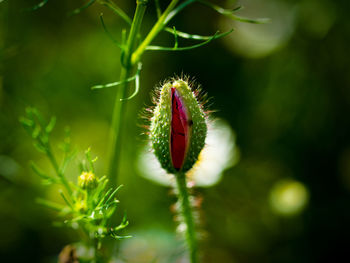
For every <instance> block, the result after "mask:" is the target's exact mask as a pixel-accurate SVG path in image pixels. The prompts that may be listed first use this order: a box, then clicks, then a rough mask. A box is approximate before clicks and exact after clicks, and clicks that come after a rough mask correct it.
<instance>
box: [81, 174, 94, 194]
mask: <svg viewBox="0 0 350 263" xmlns="http://www.w3.org/2000/svg"><path fill="white" fill-rule="evenodd" d="M78 185H79V187H80V188H82V189H84V190H92V189H95V188H96V187H97V178H96V176H95V174H94V173H92V172H83V173H82V174H81V175H80V176H79V178H78Z"/></svg>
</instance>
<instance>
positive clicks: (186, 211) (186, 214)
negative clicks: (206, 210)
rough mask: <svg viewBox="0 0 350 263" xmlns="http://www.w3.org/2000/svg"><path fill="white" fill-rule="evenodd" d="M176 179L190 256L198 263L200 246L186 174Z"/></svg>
mask: <svg viewBox="0 0 350 263" xmlns="http://www.w3.org/2000/svg"><path fill="white" fill-rule="evenodd" d="M175 178H176V187H177V191H178V198H179V201H180V205H181V207H180V212H181V216H182V218H183V221H184V223H185V225H186V232H185V236H186V242H187V246H188V249H189V254H190V260H191V261H190V262H191V263H197V262H198V256H197V251H198V245H197V238H196V231H195V223H194V218H193V213H192V207H191V203H190V200H189V198H190V196H189V193H188V189H187V185H186V175H185V174H184V173H178V174H176V175H175Z"/></svg>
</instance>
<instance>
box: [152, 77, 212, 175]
mask: <svg viewBox="0 0 350 263" xmlns="http://www.w3.org/2000/svg"><path fill="white" fill-rule="evenodd" d="M172 87H175V88H176V90H177V92H178V94H179V95H180V97H181V99H182V101H183V104H184V106H185V107H186V109H187V113H188V119H189V120H192V122H191V129H190V135H189V142H188V150H187V153H186V155H185V158H184V163H183V166H182V168H181V169H180V172H187V171H188V170H190V169H191V168H192V167H193V165H194V164H195V162H196V161H197V159H198V155H199V153H200V152H201V150H202V149H203V147H204V143H205V137H206V134H207V124H206V118H205V114H204V112H203V110H202V108H201V106H200V103H199V102H198V100H197V98H196V97H195V95H194V93H193V92H192V90H191V88H190V87H189V84H188V83H187V82H186V81H184V80H181V79H178V80H174V81H172V82H171V81H170V82H167V83H165V84H164V85H163V86H162V88H161V90H160V97H159V101H158V104H157V105H156V107H155V109H154V112H153V116H152V119H151V127H150V137H151V141H152V148H153V150H154V153H155V155H156V156H157V158H158V160H159V162H160V164H161V166H162V167H163V168H164V169H165V170H166V171H167V172H168V173H172V174H175V173H178V172H179V171H178V170H176V169H175V168H174V167H173V164H172V160H171V151H170V138H171V119H172V108H171V107H172V105H171V88H172Z"/></svg>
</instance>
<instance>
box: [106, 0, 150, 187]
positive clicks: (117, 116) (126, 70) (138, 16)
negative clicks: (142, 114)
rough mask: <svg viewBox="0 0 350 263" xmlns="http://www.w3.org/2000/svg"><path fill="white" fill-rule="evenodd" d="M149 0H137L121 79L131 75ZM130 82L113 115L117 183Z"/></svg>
mask: <svg viewBox="0 0 350 263" xmlns="http://www.w3.org/2000/svg"><path fill="white" fill-rule="evenodd" d="M147 3H148V0H137V1H136V4H137V6H136V11H135V15H134V18H133V21H132V24H131V29H130V34H129V37H128V40H127V45H126V48H125V50H124V53H123V55H122V69H121V73H120V80H121V81H123V80H126V79H128V78H129V77H130V75H131V73H132V70H133V64H132V63H131V54H132V52H133V51H134V49H135V44H136V40H137V36H138V34H139V31H140V28H141V23H142V19H143V16H144V14H145V11H146V8H147ZM128 85H129V83H128V82H124V83H123V84H122V85H121V86H120V87H118V89H117V93H116V97H115V102H114V109H113V116H112V124H111V129H110V135H109V147H110V149H109V156H110V159H109V162H110V163H109V177H110V179H111V183H112V184H115V183H116V176H117V170H118V162H119V159H120V149H121V141H122V140H121V138H122V125H121V123H123V120H124V118H125V117H124V116H125V110H126V102H125V101H124V102H122V101H121V100H122V99H123V98H125V93H126V89H127V87H128Z"/></svg>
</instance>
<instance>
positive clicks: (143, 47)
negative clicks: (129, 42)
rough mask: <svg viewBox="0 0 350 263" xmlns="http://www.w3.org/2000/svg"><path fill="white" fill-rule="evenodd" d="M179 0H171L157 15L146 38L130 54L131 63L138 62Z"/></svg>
mask: <svg viewBox="0 0 350 263" xmlns="http://www.w3.org/2000/svg"><path fill="white" fill-rule="evenodd" d="M178 2H179V0H172V1H171V2H170V4H169V5H168V7H167V8H166V9H165V11H164V12H163V14H162V15H161V16H160V17H159V19H158V21H157V22H156V23H155V25H154V26H153V28H152V29H151V31H150V32H149V33H148V35H147V36H146V38H145V39H144V40H143V41H142V43H141V44H140V45H139V46H138V48H137V49H136V50H135V52H134V53H133V54H132V57H131V63H132V64H133V65H135V64H137V62H139V60H140V58H141V56H142V54H143V52H145V50H146V48H147V46H148V45H149V44H151V42H152V40H153V39H154V38H155V37H156V36H157V35H158V33H159V32H160V31H161V30H162V29H163V28H164V26H165V25H166V23H167V22H168V21H167V16H168V15H169V13H170V12H171V11H172V10H173V9H174V7H175V6H176V4H177V3H178Z"/></svg>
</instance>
